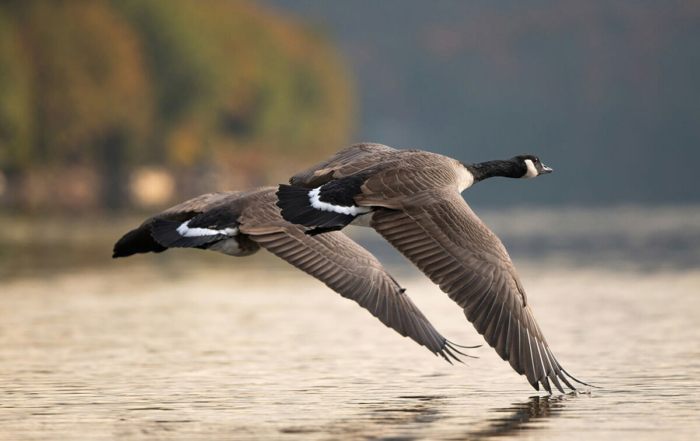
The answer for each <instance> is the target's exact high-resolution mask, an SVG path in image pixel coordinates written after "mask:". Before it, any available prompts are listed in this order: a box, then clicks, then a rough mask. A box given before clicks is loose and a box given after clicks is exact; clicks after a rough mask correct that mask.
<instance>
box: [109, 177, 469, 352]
mask: <svg viewBox="0 0 700 441" xmlns="http://www.w3.org/2000/svg"><path fill="white" fill-rule="evenodd" d="M276 190H277V189H276V188H274V187H261V188H256V189H252V190H248V191H240V192H225V193H213V194H205V195H202V196H199V197H196V198H194V199H191V200H189V201H187V202H183V203H182V204H180V205H177V206H175V207H172V208H169V209H167V210H165V211H164V212H162V213H160V214H158V215H156V216H154V217H152V218H149V219H147V220H146V221H145V222H143V223H142V224H141V226H139V227H138V228H136V229H134V230H132V231H130V232H128V233H126V234H125V235H124V236H123V237H122V238H121V239H119V241H118V242H117V243H116V244H115V245H114V254H113V256H112V257H113V258H117V257H126V256H131V255H133V254H136V253H148V252H155V253H160V252H162V251H165V250H167V249H168V248H201V249H208V250H212V251H218V252H220V253H224V254H228V255H231V256H239V257H240V256H250V255H252V254H255V253H256V252H257V251H258V250H259V249H260V247H263V248H265V249H267V250H268V251H270V252H271V253H273V254H275V255H276V256H278V257H281V258H282V259H284V260H286V261H287V262H289V263H291V264H292V265H294V266H295V267H297V268H299V269H300V270H302V271H304V272H305V273H307V274H310V275H311V276H313V277H315V278H317V279H318V280H320V281H322V282H323V283H325V284H326V285H327V286H328V287H329V288H331V289H332V290H334V291H335V292H337V293H338V294H340V295H341V296H343V297H345V298H348V299H351V300H354V301H355V302H357V303H358V304H359V305H360V306H362V307H363V308H365V309H366V310H368V311H369V312H370V313H371V314H372V315H373V316H375V317H377V318H378V319H379V320H380V321H381V322H382V323H384V324H385V325H386V326H388V327H390V328H392V329H394V330H395V331H396V332H398V333H399V334H401V335H402V336H404V337H410V338H411V339H413V340H414V341H415V342H416V343H418V344H419V345H422V346H425V347H426V348H428V349H429V350H430V351H431V352H432V353H433V354H439V355H441V356H442V357H443V358H444V359H445V360H447V361H449V362H450V363H452V362H451V361H450V358H453V359H455V360H457V361H459V359H458V358H457V357H456V356H455V355H454V354H453V353H452V351H454V352H457V353H459V354H462V355H466V354H463V353H462V352H460V351H459V350H457V349H456V348H455V346H459V345H456V344H454V343H452V342H450V341H448V340H447V339H445V337H443V336H442V335H441V334H440V333H439V332H438V331H437V330H435V328H434V327H433V325H431V324H430V322H429V321H428V319H427V318H426V317H425V316H424V315H423V313H421V311H420V310H419V309H418V307H416V305H414V304H413V302H411V299H410V298H409V297H408V296H407V295H406V294H405V290H404V289H402V288H401V287H400V286H399V285H398V283H397V282H396V281H395V280H394V278H393V277H391V275H389V273H388V272H387V271H386V270H385V269H384V267H383V266H382V265H381V264H380V263H379V261H378V260H377V259H376V258H375V257H374V256H373V255H372V254H371V253H369V252H368V251H367V250H365V249H364V248H362V247H361V246H359V245H358V244H357V243H355V242H353V241H352V240H351V239H349V238H348V237H347V236H346V235H345V234H343V233H340V232H336V233H330V234H324V235H322V236H316V237H312V236H309V235H306V234H304V232H305V231H306V228H304V227H301V226H298V225H293V224H291V223H289V222H287V221H285V220H284V219H282V216H281V215H280V209H279V208H278V207H277V206H276V205H275V203H276V202H277V197H276V196H275V191H276ZM459 347H466V346H459ZM475 347H476V346H475ZM467 348H468V347H467Z"/></svg>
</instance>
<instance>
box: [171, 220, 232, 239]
mask: <svg viewBox="0 0 700 441" xmlns="http://www.w3.org/2000/svg"><path fill="white" fill-rule="evenodd" d="M189 223H190V221H187V222H185V223H183V224H182V225H180V226H179V227H177V232H178V233H180V236H182V237H200V236H217V235H219V234H224V235H226V236H235V235H237V234H238V227H234V228H224V229H223V230H212V229H209V228H188V227H187V224H189Z"/></svg>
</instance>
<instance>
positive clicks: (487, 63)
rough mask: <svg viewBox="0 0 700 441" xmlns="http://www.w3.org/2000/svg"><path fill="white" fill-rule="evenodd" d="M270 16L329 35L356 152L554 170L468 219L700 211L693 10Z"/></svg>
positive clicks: (535, 4)
mask: <svg viewBox="0 0 700 441" xmlns="http://www.w3.org/2000/svg"><path fill="white" fill-rule="evenodd" d="M265 3H266V4H270V5H274V6H276V7H278V8H280V9H282V10H284V11H287V12H289V13H294V14H299V15H301V16H303V17H305V18H306V19H309V20H313V21H316V22H317V23H319V24H321V25H323V26H325V27H327V28H329V29H332V30H333V33H334V35H336V38H337V40H338V43H339V45H340V47H341V49H342V50H343V52H344V53H345V54H346V56H347V58H348V59H349V60H350V62H351V63H350V65H351V67H352V68H353V69H354V73H355V75H356V77H357V78H358V92H359V93H358V96H359V101H360V114H361V122H360V126H359V129H360V130H359V133H358V136H357V139H358V140H360V139H361V140H371V141H374V142H381V143H384V144H388V145H390V146H392V147H395V148H402V149H409V148H418V149H424V150H429V151H433V152H437V153H443V154H446V155H449V156H452V157H455V158H459V159H461V160H463V161H468V162H477V161H485V160H490V159H494V158H506V157H511V156H513V155H516V154H520V153H536V154H538V155H539V156H540V157H541V158H542V160H543V162H544V163H545V164H547V165H549V166H551V167H553V168H554V173H553V174H552V175H548V176H547V177H546V178H545V179H535V180H533V181H531V182H527V183H521V184H519V185H514V184H513V182H508V181H507V180H494V181H490V182H489V183H488V185H484V186H483V187H479V188H478V191H472V192H467V193H465V197H466V198H467V200H468V201H469V202H470V203H476V204H482V205H484V204H488V205H511V204H529V203H538V204H543V203H548V204H551V203H555V204H556V203H559V204H562V203H567V204H578V203H585V204H601V203H602V204H611V203H647V204H648V203H670V202H675V203H678V202H684V203H687V202H695V203H697V202H700V191H699V189H700V174H698V173H697V171H696V170H697V164H698V163H700V81H699V80H698V79H700V1H697V0H668V1H650V0H621V1H614V2H611V1H607V0H569V1H554V0H544V1H532V0H530V1H522V0H504V1H498V2H493V1H486V0H474V1H454V0H435V1H431V2H426V1H423V0H383V1H381V2H378V1H374V0H356V1H352V2H329V1H325V2H324V1H319V0H265Z"/></svg>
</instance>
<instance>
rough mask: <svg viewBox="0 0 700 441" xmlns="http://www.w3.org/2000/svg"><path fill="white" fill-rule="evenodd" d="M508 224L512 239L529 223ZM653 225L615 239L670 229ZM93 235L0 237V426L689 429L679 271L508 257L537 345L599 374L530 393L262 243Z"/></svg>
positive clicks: (539, 435) (693, 424)
mask: <svg viewBox="0 0 700 441" xmlns="http://www.w3.org/2000/svg"><path fill="white" fill-rule="evenodd" d="M518 228H520V229H521V230H522V231H521V232H522V233H523V235H522V237H527V236H528V235H530V234H533V231H534V230H532V229H533V228H535V227H534V226H530V227H528V226H527V225H521V226H520V227H518ZM616 228H617V227H616ZM654 228H656V227H654ZM654 228H650V229H648V231H647V230H644V231H637V232H636V233H634V234H637V233H639V234H642V235H643V236H644V237H647V236H649V237H651V236H650V235H653V232H654V231H657V232H661V231H662V230H663V231H666V233H664V234H667V233H668V234H670V230H668V231H667V230H664V229H658V228H657V229H654ZM659 228H660V227H659ZM59 230H60V229H59ZM552 230H553V231H552V237H555V238H556V237H560V238H561V240H565V239H566V237H567V234H564V233H563V232H562V231H563V230H562V231H558V230H556V228H554V226H552ZM48 231H49V232H50V231H51V229H48ZM110 231H111V230H110V229H106V230H105V231H102V232H101V234H102V233H104V235H106V236H107V238H108V239H110V240H105V239H104V238H102V239H95V240H93V239H92V236H89V235H88V236H85V237H83V236H75V238H76V243H77V244H78V245H75V247H76V249H72V248H71V247H66V246H53V247H51V246H45V247H42V246H41V245H42V244H41V243H40V242H41V241H36V240H35V241H34V242H31V240H30V242H31V246H29V248H30V250H29V251H28V250H27V246H23V245H22V244H21V243H20V242H13V243H12V244H11V245H12V246H2V247H0V266H1V267H2V269H1V270H0V440H16V439H72V440H95V439H129V440H131V439H183V440H191V439H221V438H224V439H242V440H257V439H283V440H304V441H306V440H348V439H352V440H354V439H386V440H418V439H425V440H464V439H466V440H474V439H493V438H498V439H516V438H517V439H543V440H570V439H595V441H603V440H615V441H617V440H619V439H620V438H622V439H636V440H644V439H648V440H656V439H694V438H695V437H696V435H697V433H698V431H700V423H699V421H700V418H699V416H700V404H699V403H700V321H699V320H698V317H700V296H699V295H698V293H699V292H698V286H700V271H698V270H697V268H687V266H686V265H670V266H665V265H659V266H656V267H655V270H654V271H640V270H639V267H638V266H636V265H629V266H626V265H625V260H624V259H623V260H621V259H620V256H619V255H618V256H617V257H616V258H615V259H616V260H614V261H610V260H605V259H601V260H599V261H597V262H594V264H591V265H580V264H578V262H580V260H576V259H573V260H571V259H569V260H564V259H560V260H559V261H557V262H552V259H551V258H550V259H546V260H538V259H536V258H534V257H533V255H532V254H530V255H529V256H530V257H529V258H527V259H526V258H524V256H523V255H520V256H518V255H517V254H516V255H515V260H516V265H517V266H518V269H519V273H520V276H521V278H522V280H523V283H524V285H525V287H526V289H527V291H528V299H529V301H530V304H531V305H532V307H533V309H534V311H535V314H536V316H537V318H538V322H539V324H540V326H541V328H542V329H543V331H544V333H545V334H546V335H547V340H548V342H549V343H550V345H551V346H552V348H553V351H554V352H555V354H556V355H557V358H558V359H559V360H560V361H561V362H562V364H563V365H564V367H565V368H566V369H567V370H568V371H569V372H571V373H572V374H574V375H575V376H577V377H578V378H580V379H582V380H584V381H589V382H592V383H593V384H596V385H598V386H602V389H594V390H593V391H591V393H590V395H589V394H581V395H577V396H575V395H565V396H559V395H556V396H551V397H548V396H546V395H545V394H543V393H537V392H535V391H534V390H533V389H531V388H530V386H529V384H528V383H527V381H526V380H525V379H524V378H523V377H518V376H517V375H515V374H514V373H513V372H512V370H511V369H510V367H509V366H508V365H507V363H504V362H503V361H501V360H500V358H498V357H497V356H496V355H495V353H494V351H493V350H491V349H490V348H483V347H482V348H480V349H476V350H472V351H470V353H472V354H474V355H477V356H478V357H479V358H478V359H469V360H465V362H466V363H467V364H466V365H457V366H451V365H449V364H447V363H445V362H444V361H443V360H441V359H439V358H437V357H434V356H431V354H430V353H429V352H427V351H426V350H425V349H424V348H421V347H419V346H418V345H416V344H415V343H413V342H412V341H410V340H408V339H402V338H401V337H400V336H398V335H397V334H396V333H394V332H393V331H391V330H389V329H387V328H385V327H384V326H383V325H382V324H381V323H379V322H378V321H377V320H376V319H374V318H373V317H371V316H370V315H369V314H367V313H366V312H365V311H363V310H362V309H360V308H359V307H357V306H356V305H355V304H354V303H352V302H350V301H348V300H345V299H342V298H341V297H340V296H338V295H336V294H335V293H333V292H331V291H329V290H328V289H327V288H326V287H325V286H323V285H322V284H320V283H319V282H317V281H314V280H313V279H310V278H308V277H306V276H305V275H303V274H301V273H298V272H296V271H295V270H293V269H291V268H290V267H289V266H288V265H286V264H285V263H283V262H281V261H280V260H278V259H270V258H269V256H267V257H266V256H265V254H263V253H260V255H256V256H253V257H252V258H247V259H236V258H230V257H227V256H219V255H216V254H214V253H206V252H201V251H199V250H183V251H181V252H168V253H164V254H162V255H150V256H136V257H134V258H130V259H124V260H116V261H112V260H111V259H109V254H110V253H109V251H110V247H111V243H112V240H111V238H113V237H118V236H119V234H120V233H121V230H120V231H119V232H116V233H115V232H112V233H110ZM616 231H617V230H616ZM690 231H691V232H692V231H694V230H693V229H692V228H691V229H690ZM59 233H60V231H56V232H55V234H54V233H51V234H52V235H54V236H55V237H54V236H52V237H54V239H56V240H58V239H59V238H60V236H61V235H60V234H59ZM70 234H74V233H70ZM75 234H77V233H75ZM80 234H83V233H80ZM616 234H617V233H616ZM691 234H694V233H691ZM110 235H111V236H110ZM45 239H46V237H45ZM28 240H29V239H28ZM523 240H525V239H523ZM626 240H627V241H628V242H629V243H646V242H644V241H641V242H639V241H637V242H635V240H633V239H626ZM645 240H646V239H645ZM552 241H554V242H557V241H559V239H552ZM59 242H60V241H59ZM557 243H558V242H557ZM54 244H56V242H54ZM25 245H26V244H25ZM691 248H692V247H691ZM86 250H87V251H86ZM89 250H93V251H92V252H91V251H89ZM567 252H571V250H569V251H567ZM95 253H98V254H95ZM96 255H97V257H95V256H96ZM689 255H690V256H693V255H698V253H697V250H695V249H693V250H692V252H690V253H689V254H686V255H685V256H686V257H687V256H689ZM27 256H30V257H27ZM609 257H610V255H608V258H609ZM686 257H684V258H683V259H686ZM22 259H25V260H22ZM685 261H686V262H688V260H685ZM572 262H573V264H572ZM621 268H622V269H621ZM397 273H398V274H399V276H397V277H399V280H400V283H401V284H402V285H403V286H404V287H406V288H407V290H408V291H407V292H408V294H409V295H410V296H411V297H412V298H413V299H414V301H415V302H416V303H417V304H418V305H419V307H420V308H421V309H422V310H423V312H424V313H425V314H426V316H427V317H428V318H429V319H430V320H431V321H432V323H433V324H434V325H435V327H436V328H437V329H438V330H439V331H440V332H442V333H443V334H444V335H445V336H446V337H448V338H449V339H451V340H453V341H455V342H457V343H459V344H463V345H474V344H480V343H483V339H482V338H481V336H479V335H477V334H476V333H475V332H474V330H473V327H472V326H471V325H470V324H468V323H467V322H466V321H465V319H464V316H463V314H462V312H461V311H460V310H459V308H457V307H455V305H454V304H453V303H452V302H451V301H450V300H449V299H448V298H447V297H446V296H445V295H444V294H443V293H441V292H440V291H439V289H438V288H437V287H436V286H434V285H432V284H431V283H430V282H429V281H428V280H427V279H425V278H424V277H422V276H418V277H414V276H413V275H412V274H414V273H402V272H401V271H397Z"/></svg>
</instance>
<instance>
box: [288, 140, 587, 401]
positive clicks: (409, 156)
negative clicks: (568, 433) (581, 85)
mask: <svg viewBox="0 0 700 441" xmlns="http://www.w3.org/2000/svg"><path fill="white" fill-rule="evenodd" d="M551 171H552V169H550V168H548V167H545V166H544V164H542V163H541V162H540V160H539V159H538V158H537V156H535V155H520V156H516V157H514V158H510V159H505V160H498V161H489V162H483V163H479V164H467V163H463V162H460V161H457V160H455V159H452V158H448V157H446V156H442V155H438V154H434V153H428V152H424V151H420V150H396V149H393V148H391V147H387V146H384V145H380V144H370V143H363V144H357V145H354V146H352V147H349V148H347V149H345V150H342V151H340V152H338V153H336V154H335V155H333V156H331V157H330V158H328V159H327V160H325V161H323V162H321V163H319V164H317V165H314V166H312V167H310V168H308V169H306V170H304V171H302V172H300V173H298V174H297V175H295V176H293V177H292V178H291V179H290V184H291V185H280V186H279V191H278V192H277V196H278V198H279V202H277V205H278V206H279V207H280V208H282V217H284V219H286V220H288V221H290V222H292V223H295V224H300V225H303V226H306V227H309V228H312V227H313V228H314V229H312V230H309V231H308V232H307V234H311V235H321V236H322V235H323V234H321V233H327V232H329V231H334V230H340V229H342V228H344V227H345V226H346V225H349V224H354V225H360V226H369V227H371V228H374V229H375V230H376V231H377V232H378V233H379V234H380V235H381V236H382V237H384V239H386V240H387V241H388V242H389V243H390V244H391V245H392V246H393V247H394V248H396V249H397V250H398V251H400V252H401V253H402V254H403V255H404V256H405V257H407V258H408V259H409V260H410V261H411V262H412V263H413V264H414V265H416V266H417V267H418V268H419V269H420V270H421V271H422V272H423V273H425V275H426V276H428V277H429V278H430V280H432V281H433V282H434V283H436V284H437V285H439V286H440V289H441V290H442V291H444V292H445V293H447V295H448V296H449V297H450V298H451V299H452V300H454V301H455V302H456V303H457V304H458V305H459V306H460V307H462V308H463V309H464V314H465V316H466V318H467V320H469V321H470V322H471V323H473V324H474V327H475V328H476V330H477V331H478V332H479V334H481V335H483V336H484V338H485V340H486V342H487V343H488V344H489V345H490V346H491V347H493V348H495V350H496V352H497V353H498V355H499V356H501V358H502V359H504V360H507V361H508V362H509V363H510V365H511V366H512V367H513V369H514V370H515V371H516V372H517V373H518V374H521V375H523V374H524V375H525V376H526V377H527V380H528V381H529V382H530V384H531V385H532V386H533V387H534V388H535V389H536V390H539V383H542V386H543V387H544V388H545V389H546V390H547V391H548V392H550V393H551V390H552V389H551V386H550V384H549V381H550V380H551V382H552V383H554V385H555V386H556V387H557V389H558V390H559V391H561V392H562V393H564V390H563V388H562V386H561V384H560V382H559V380H561V381H562V382H564V384H566V385H567V386H568V387H569V388H570V389H571V390H576V388H575V387H574V386H573V385H572V384H571V383H570V382H569V381H568V380H567V378H566V377H567V376H568V377H569V378H571V379H572V380H574V381H576V382H578V383H580V384H584V385H587V386H589V385H588V384H586V383H582V382H580V381H578V380H576V379H575V378H573V377H572V376H571V375H569V374H568V372H566V371H565V370H564V368H562V366H561V365H560V364H559V362H558V361H557V360H556V358H555V357H554V354H552V351H551V349H550V348H549V346H548V345H547V341H546V340H545V338H544V334H543V333H542V331H541V330H540V327H539V325H538V324H537V322H536V321H535V316H534V314H533V312H532V310H531V309H530V306H529V305H528V302H527V296H526V295H525V289H524V288H523V285H522V283H521V282H520V278H519V277H518V273H517V272H516V271H515V267H514V266H513V263H512V262H511V260H510V257H509V256H508V253H507V252H506V249H505V248H504V246H503V244H502V243H501V241H500V240H499V239H498V237H496V235H495V234H493V233H492V232H491V230H489V229H488V228H487V227H486V225H484V224H483V223H482V222H481V220H480V219H479V218H478V217H477V216H476V215H475V214H474V213H473V212H472V210H471V209H470V208H469V206H468V205H467V203H466V202H465V201H464V199H463V198H462V196H461V194H460V193H461V192H462V191H464V190H465V189H466V188H468V187H470V186H472V185H474V184H475V183H477V182H480V181H483V180H484V179H487V178H490V177H494V176H503V177H509V178H523V179H529V178H534V177H537V176H540V175H543V174H546V173H550V172H551Z"/></svg>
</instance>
